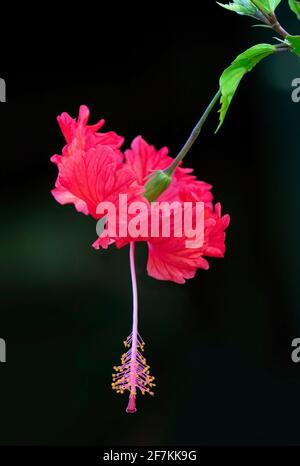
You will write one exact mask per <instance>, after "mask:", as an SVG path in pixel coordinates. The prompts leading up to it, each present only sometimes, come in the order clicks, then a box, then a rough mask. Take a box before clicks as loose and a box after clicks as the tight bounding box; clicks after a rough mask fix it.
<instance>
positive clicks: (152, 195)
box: [144, 170, 172, 202]
mask: <svg viewBox="0 0 300 466" xmlns="http://www.w3.org/2000/svg"><path fill="white" fill-rule="evenodd" d="M171 181H172V176H170V175H167V174H166V173H165V172H164V171H162V170H158V171H156V172H154V173H153V174H152V175H150V178H149V180H148V181H147V183H146V185H145V191H144V197H145V198H146V199H147V200H148V201H149V202H154V201H156V199H157V198H158V197H159V196H160V195H161V194H162V193H163V192H164V191H165V190H166V189H167V188H168V187H169V186H170V184H171Z"/></svg>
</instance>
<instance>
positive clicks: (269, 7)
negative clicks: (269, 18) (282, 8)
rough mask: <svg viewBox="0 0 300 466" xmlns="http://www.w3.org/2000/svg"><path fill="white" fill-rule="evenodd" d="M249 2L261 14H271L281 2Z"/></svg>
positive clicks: (262, 0) (272, 0)
mask: <svg viewBox="0 0 300 466" xmlns="http://www.w3.org/2000/svg"><path fill="white" fill-rule="evenodd" d="M251 2H252V3H253V5H255V6H256V7H257V8H258V9H259V10H261V11H262V12H263V13H273V12H274V11H275V10H276V8H277V7H278V5H279V3H281V0H251Z"/></svg>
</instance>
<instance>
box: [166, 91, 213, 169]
mask: <svg viewBox="0 0 300 466" xmlns="http://www.w3.org/2000/svg"><path fill="white" fill-rule="evenodd" d="M220 97H221V90H220V89H219V90H218V92H217V94H216V95H215V96H214V98H213V99H212V101H211V102H210V104H209V106H208V107H207V109H206V110H205V112H204V113H203V115H202V117H201V118H200V120H199V121H198V123H197V125H196V126H195V128H194V129H193V131H192V133H191V135H190V137H189V139H188V140H187V142H186V143H185V145H184V146H183V148H182V149H181V151H180V152H179V154H178V155H177V157H176V159H175V160H174V162H173V163H172V164H171V165H170V167H168V168H167V169H166V170H164V172H165V173H166V174H167V175H169V176H171V175H172V174H173V173H174V171H175V169H176V167H177V166H178V164H179V163H180V162H181V161H182V160H183V159H184V157H185V156H186V154H187V153H188V152H189V150H190V149H191V147H192V146H193V144H194V143H195V141H196V140H197V138H198V136H199V134H200V131H201V129H202V126H203V125H204V123H205V122H206V120H207V117H208V116H209V114H210V113H211V111H212V110H213V108H214V106H215V105H216V103H217V102H218V100H219V99H220Z"/></svg>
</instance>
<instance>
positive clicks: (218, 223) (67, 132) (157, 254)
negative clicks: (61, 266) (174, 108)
mask: <svg viewBox="0 0 300 466" xmlns="http://www.w3.org/2000/svg"><path fill="white" fill-rule="evenodd" d="M88 119H89V110H88V108H87V107H86V106H82V107H80V111H79V117H78V120H77V121H76V120H74V119H72V118H71V117H70V116H69V115H68V114H67V113H63V114H62V115H61V116H60V117H58V122H59V125H60V128H61V130H62V133H63V135H64V137H65V139H66V142H67V144H66V146H65V147H64V148H63V151H62V155H54V156H53V157H52V159H51V161H52V162H53V163H55V164H56V165H57V168H58V177H57V180H56V184H55V189H54V190H53V191H52V194H53V196H54V198H55V199H56V200H57V201H58V202H59V203H60V204H74V206H75V208H76V209H77V211H79V212H82V213H84V214H86V215H91V216H92V217H93V218H94V219H95V220H99V219H102V220H103V219H104V224H105V222H106V221H107V214H105V213H104V212H102V211H101V212H100V213H99V209H98V206H99V205H100V204H103V203H110V204H111V205H112V206H114V207H115V212H119V211H120V204H119V199H120V196H122V195H123V196H124V195H126V200H127V208H128V211H129V210H130V207H131V206H133V205H134V203H137V202H139V203H140V204H142V205H145V207H147V208H148V209H147V214H146V217H147V220H148V221H150V223H151V216H152V215H153V213H152V211H151V209H150V208H149V207H150V205H151V204H152V203H153V201H154V200H155V201H159V202H162V203H169V204H172V203H176V206H177V208H180V207H181V206H183V205H184V204H185V203H190V204H191V203H197V202H198V203H202V204H203V220H204V228H203V231H204V235H203V241H201V244H199V246H196V247H192V248H190V247H187V241H188V240H190V239H191V238H190V237H189V236H188V235H187V234H182V235H181V236H180V237H179V236H178V235H177V234H176V231H175V230H176V229H175V220H174V217H172V218H170V232H169V235H168V236H167V237H166V236H164V235H163V234H162V232H161V230H158V231H159V233H158V234H156V235H151V233H150V232H148V234H147V235H146V237H145V236H139V235H134V236H133V235H132V234H131V232H130V231H129V229H128V228H127V226H126V234H125V235H123V236H122V238H121V237H120V235H119V234H118V233H119V228H120V225H118V227H119V228H117V229H116V231H115V234H107V230H106V231H104V232H103V233H101V234H100V236H99V237H98V239H97V240H96V241H95V243H94V244H93V247H94V248H95V249H100V248H107V247H109V246H110V245H112V244H114V245H115V246H116V247H117V248H120V247H125V246H127V245H128V244H129V245H130V267H131V276H132V287H133V328H132V333H131V334H130V336H129V337H128V338H127V340H126V341H125V342H124V344H125V348H127V349H128V351H127V352H126V353H125V354H123V356H122V359H121V365H120V366H116V367H115V368H114V369H115V372H116V374H114V375H113V384H112V387H113V389H115V390H116V391H117V392H118V393H124V392H125V391H126V390H128V391H129V393H130V395H129V404H128V407H127V412H129V413H133V412H135V411H136V395H137V392H138V390H139V391H140V392H141V393H143V394H145V393H149V394H151V395H152V394H153V391H152V389H153V387H154V386H155V384H154V378H153V377H152V376H151V375H150V372H149V369H150V367H149V366H148V364H147V361H146V359H145V357H144V356H143V351H144V345H145V344H144V342H143V340H142V338H141V336H140V334H139V332H138V294H137V282H136V273H135V260H134V251H135V243H137V242H140V241H146V242H147V244H148V250H149V254H148V264H147V271H148V274H149V275H150V276H151V277H153V278H156V279H158V280H170V281H173V282H176V283H179V284H183V283H185V281H186V279H190V278H193V277H194V276H195V274H196V272H197V269H204V270H207V269H208V268H209V263H208V261H207V259H206V258H207V257H217V258H221V257H223V256H224V253H225V230H226V228H227V227H228V225H229V216H228V215H225V216H222V215H221V206H220V204H216V205H215V206H214V205H213V195H212V193H211V189H212V186H211V185H209V184H207V183H205V182H203V181H198V180H197V178H196V176H195V175H194V174H193V170H192V169H190V168H183V167H182V166H177V167H176V169H175V171H174V173H173V174H172V176H169V178H168V175H167V169H168V167H170V166H171V165H172V163H173V162H174V159H173V158H172V157H170V156H169V151H168V149H167V148H166V147H163V148H162V149H159V150H156V149H155V147H154V146H152V145H149V144H148V143H147V142H146V141H145V140H144V139H143V138H142V137H141V136H138V137H136V138H135V139H134V141H133V142H132V144H131V148H130V149H128V150H125V152H124V153H123V152H121V150H120V148H121V146H122V144H123V142H124V138H123V137H121V136H119V135H117V134H116V133H115V132H108V133H103V132H99V130H100V129H101V128H102V127H103V126H104V120H100V121H99V123H97V124H96V125H93V126H88V124H87V123H88ZM155 177H157V178H155ZM166 180H167V181H166ZM161 182H164V183H165V184H162V185H161V186H160V183H161ZM155 193H156V194H155ZM164 215H165V214H164V212H163V211H162V212H160V213H159V216H160V218H163V217H164ZM196 215H197V213H196V210H195V209H194V210H193V211H192V217H193V220H195V219H196ZM108 221H109V219H108Z"/></svg>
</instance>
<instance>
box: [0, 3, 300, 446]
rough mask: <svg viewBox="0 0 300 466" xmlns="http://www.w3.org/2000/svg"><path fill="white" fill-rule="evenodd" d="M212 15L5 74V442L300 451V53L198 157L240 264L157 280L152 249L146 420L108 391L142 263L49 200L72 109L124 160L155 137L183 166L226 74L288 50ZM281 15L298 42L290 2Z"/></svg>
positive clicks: (266, 35) (142, 285)
mask: <svg viewBox="0 0 300 466" xmlns="http://www.w3.org/2000/svg"><path fill="white" fill-rule="evenodd" d="M207 3H208V5H209V6H207V7H206V9H205V10H204V12H203V13H202V15H201V16H198V15H196V14H194V15H180V16H179V15H178V16H176V15H174V16H172V15H171V16H169V17H165V18H162V17H160V19H152V18H148V20H146V19H144V20H143V21H139V22H134V21H133V20H132V24H131V23H130V24H128V25H127V27H126V28H125V29H124V27H123V28H121V19H120V27H118V25H117V26H116V27H115V30H114V34H108V30H109V28H108V26H107V31H106V29H105V26H104V27H103V26H102V29H101V31H100V33H99V34H100V38H102V39H103V41H102V46H101V49H99V51H98V52H97V53H96V54H95V55H94V59H93V61H92V62H90V61H88V60H87V62H86V63H84V59H83V58H82V57H81V58H80V60H81V61H80V66H79V65H78V64H76V63H72V62H71V63H70V64H69V65H70V71H68V72H67V71H61V70H62V69H63V70H64V69H65V68H62V67H60V66H57V69H56V71H53V69H55V68H51V69H52V71H51V72H50V71H49V72H48V71H40V70H39V71H34V70H31V69H30V71H27V70H26V69H25V68H24V69H22V71H21V72H20V71H18V72H17V71H16V72H2V73H0V76H1V77H2V78H4V79H5V80H6V83H7V103H6V104H0V123H1V126H0V127H1V142H0V147H1V154H2V167H3V181H2V197H1V199H2V206H1V208H2V227H1V231H0V235H1V239H0V243H1V251H2V261H1V262H2V268H1V285H2V291H1V301H2V305H1V312H0V337H2V338H5V339H6V341H7V358H8V362H7V364H2V365H0V394H1V416H0V444H1V445H155V444H156V445H241V444H259V445H261V444H272V445H273V444H300V429H299V417H300V407H299V393H300V365H297V364H294V363H292V361H291V357H290V355H291V341H292V339H293V338H295V337H300V308H299V301H300V296H299V290H300V287H299V273H300V270H299V263H300V248H299V241H298V240H299V237H300V221H299V214H300V210H299V198H300V186H299V181H298V180H299V173H300V154H299V142H298V135H299V115H300V103H299V104H296V103H293V102H292V100H291V91H292V87H291V82H292V80H293V79H294V78H296V77H299V78H300V61H299V59H297V57H295V56H292V55H291V54H289V55H288V54H286V55H285V54H280V55H278V56H274V57H271V58H268V59H267V60H266V61H265V62H264V63H262V64H261V65H259V67H258V68H257V69H256V70H255V71H254V72H253V74H251V76H247V78H245V80H244V82H243V83H242V85H241V87H240V89H239V90H238V93H237V96H236V97H235V99H234V101H233V104H232V108H231V110H230V113H229V116H228V119H227V120H226V122H225V124H224V127H223V128H222V130H221V131H220V132H219V133H218V134H217V135H214V134H213V133H214V130H215V128H216V126H217V115H216V113H215V116H214V117H212V118H210V120H209V122H208V123H207V125H206V127H205V130H204V131H203V134H202V136H201V138H200V140H199V142H198V143H197V144H196V145H195V147H194V148H193V150H192V151H191V153H190V154H189V156H188V157H187V159H186V165H187V166H192V167H194V168H195V171H196V174H197V175H198V177H199V178H200V179H203V180H205V181H207V182H209V183H211V184H213V186H214V195H215V199H216V200H217V201H221V203H222V206H223V211H224V212H225V213H230V215H231V226H230V229H229V230H228V237H227V254H226V257H225V259H224V260H210V263H211V270H210V271H209V272H204V271H199V272H198V274H197V276H196V278H195V279H194V280H192V281H189V282H188V283H187V284H186V285H184V286H180V285H175V284H172V283H167V282H158V281H155V280H153V279H151V278H150V277H148V276H147V274H146V259H147V257H146V248H145V247H143V245H139V247H138V248H137V273H138V282H139V294H140V321H141V334H142V335H143V337H144V339H145V341H146V357H147V358H148V360H149V362H150V364H151V367H152V372H153V375H155V376H156V378H157V384H158V386H157V389H156V395H155V397H154V398H153V399H152V398H150V397H149V398H146V397H144V398H142V399H141V398H140V399H139V400H138V408H139V411H138V413H137V414H136V415H134V416H130V415H126V413H125V408H126V403H127V397H125V396H123V397H121V396H117V395H116V394H115V393H114V392H113V391H112V390H111V389H110V383H111V373H112V367H113V366H114V365H115V364H116V363H118V361H119V358H120V355H121V353H122V351H123V348H122V341H123V339H124V338H125V337H126V336H127V335H128V334H129V333H130V329H131V300H132V298H131V286H130V274H129V261H128V253H129V251H128V250H127V249H126V248H125V249H123V250H119V251H118V250H115V249H114V248H111V249H109V251H107V252H103V251H102V252H96V251H94V250H93V249H92V248H91V244H92V242H93V241H94V240H95V238H96V232H95V224H94V221H93V220H91V219H89V218H88V217H85V216H83V215H79V214H78V213H77V212H75V210H74V208H73V207H72V206H66V207H63V206H60V205H58V204H57V203H56V202H55V201H54V199H52V197H51V195H50V190H51V189H52V188H53V186H54V182H55V179H56V168H55V166H54V165H53V166H52V164H50V161H49V159H50V156H51V155H53V154H54V153H60V152H61V149H62V146H63V138H62V136H61V134H60V131H59V129H58V126H57V124H56V116H57V115H58V114H60V113H62V112H63V111H67V112H68V113H70V114H71V115H72V116H74V117H75V116H76V115H77V112H78V108H79V105H81V104H86V105H88V106H89V107H90V109H91V112H92V120H93V122H95V121H96V120H98V119H100V118H101V117H103V118H105V119H106V121H107V124H106V126H105V128H106V129H107V130H115V131H117V132H118V133H119V134H121V135H124V136H125V137H126V143H125V147H128V146H129V145H130V142H131V140H132V139H133V138H134V137H135V136H136V135H138V134H142V135H143V137H145V138H146V140H148V141H149V142H150V143H152V144H154V145H156V146H157V147H161V146H163V145H167V146H169V148H170V151H171V155H176V153H177V152H178V150H179V148H180V147H181V145H182V144H183V143H184V141H185V140H186V138H187V136H188V135H189V133H190V131H191V129H192V127H193V125H194V124H195V123H196V121H197V120H198V118H199V117H200V115H201V112H202V111H203V110H204V108H205V106H206V105H207V103H208V102H209V100H210V99H211V97H212V96H213V95H214V94H215V92H216V90H217V86H218V78H219V75H220V74H221V72H222V71H223V69H224V68H225V67H226V66H227V65H228V64H229V63H230V61H232V60H233V59H234V58H235V56H236V55H237V54H238V53H240V52H241V51H242V50H244V49H245V48H247V47H249V46H251V45H254V44H255V43H256V42H264V41H266V42H268V41H270V40H271V41H272V36H273V35H274V34H273V33H272V32H269V31H267V30H262V29H253V28H251V27H250V26H251V24H252V22H251V20H250V19H246V18H239V17H238V16H237V15H234V14H230V12H226V11H225V10H224V11H223V10H222V9H221V8H219V7H218V6H216V5H215V4H214V3H213V2H207ZM278 16H279V17H280V19H281V22H282V23H283V25H284V26H285V27H286V28H287V29H288V30H290V31H291V32H294V33H297V28H298V31H299V23H298V24H297V20H296V19H294V17H293V15H292V13H290V12H289V11H288V8H287V7H286V4H285V2H283V5H282V6H281V7H280V8H279V9H278ZM212 30H213V31H214V33H213V34H212V33H211V31H212ZM72 65H73V67H72ZM77 65H78V66H77ZM37 69H38V68H37Z"/></svg>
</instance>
